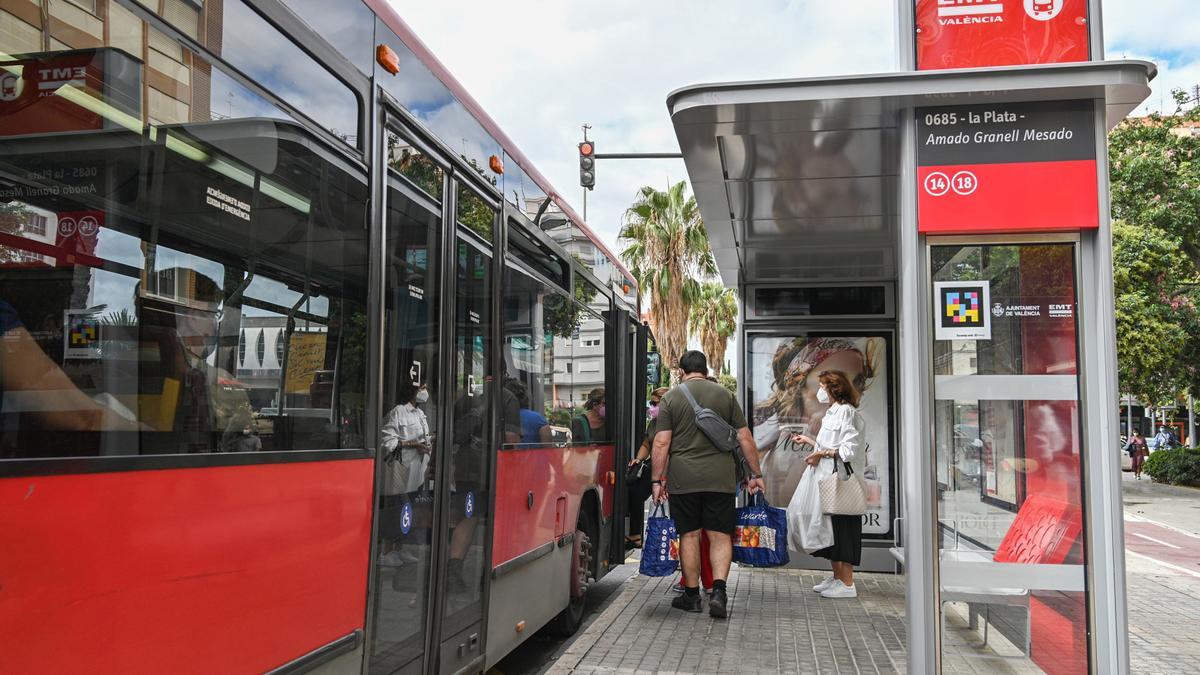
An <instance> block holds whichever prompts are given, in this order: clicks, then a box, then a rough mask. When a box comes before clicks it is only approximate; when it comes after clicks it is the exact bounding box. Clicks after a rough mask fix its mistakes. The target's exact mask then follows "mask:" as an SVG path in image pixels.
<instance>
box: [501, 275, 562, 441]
mask: <svg viewBox="0 0 1200 675" xmlns="http://www.w3.org/2000/svg"><path fill="white" fill-rule="evenodd" d="M573 307H574V306H573V305H571V303H570V301H569V300H567V298H566V296H565V295H562V294H561V293H560V292H559V291H557V290H555V289H553V287H551V286H549V285H547V284H545V283H543V282H541V281H539V280H537V279H535V278H534V277H533V276H531V275H529V274H527V273H525V272H523V271H521V270H519V269H517V268H515V267H511V266H510V267H508V269H506V270H505V282H504V371H505V374H506V377H505V382H504V386H505V388H507V389H508V390H509V391H510V392H512V394H513V395H514V396H515V397H516V399H517V401H518V404H519V406H520V411H521V413H520V417H521V437H520V440H519V443H509V444H507V445H506V447H510V448H513V447H542V446H547V445H557V444H565V443H568V442H570V440H571V436H570V433H571V432H570V429H571V417H572V405H571V401H570V395H571V379H572V377H573V373H572V368H571V359H570V356H571V353H572V348H571V342H570V336H571V334H572V333H573V332H574V324H575V321H574V317H573V316H571V314H572V313H571V311H570V308H573Z"/></svg>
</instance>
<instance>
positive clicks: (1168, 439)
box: [1154, 426, 1175, 450]
mask: <svg viewBox="0 0 1200 675" xmlns="http://www.w3.org/2000/svg"><path fill="white" fill-rule="evenodd" d="M1173 447H1175V435H1174V434H1172V433H1171V432H1170V430H1168V429H1167V427H1165V426H1161V427H1159V428H1158V433H1157V434H1155V435H1154V449H1155V450H1170V449H1171V448H1173Z"/></svg>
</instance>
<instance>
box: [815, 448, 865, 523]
mask: <svg viewBox="0 0 1200 675" xmlns="http://www.w3.org/2000/svg"><path fill="white" fill-rule="evenodd" d="M838 464H839V462H838V459H837V458H836V457H835V458H834V460H833V466H834V470H833V474H831V475H829V476H826V477H825V478H822V479H821V510H822V511H824V512H825V513H827V514H829V515H831V516H861V515H864V514H866V512H867V488H866V486H865V485H863V482H862V479H861V478H859V477H858V475H857V474H855V473H854V469H852V468H850V465H849V464H847V463H846V462H841V463H840V464H841V466H843V467H845V468H846V477H845V478H842V473H841V472H840V471H838V470H837V467H838Z"/></svg>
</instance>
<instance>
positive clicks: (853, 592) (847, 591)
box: [821, 579, 858, 598]
mask: <svg viewBox="0 0 1200 675" xmlns="http://www.w3.org/2000/svg"><path fill="white" fill-rule="evenodd" d="M821 597H822V598H857V597H858V590H857V589H855V588H854V587H853V586H847V585H846V584H843V583H842V582H841V581H840V580H839V579H834V580H833V583H831V584H829V587H828V588H826V589H825V590H823V591H821Z"/></svg>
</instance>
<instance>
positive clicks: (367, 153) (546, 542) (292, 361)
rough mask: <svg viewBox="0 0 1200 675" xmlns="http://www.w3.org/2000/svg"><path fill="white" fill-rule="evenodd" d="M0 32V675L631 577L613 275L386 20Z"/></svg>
mask: <svg viewBox="0 0 1200 675" xmlns="http://www.w3.org/2000/svg"><path fill="white" fill-rule="evenodd" d="M0 24H3V25H4V26H5V30H4V31H3V33H2V35H0V79H2V87H0V359H2V360H0V635H3V636H4V649H0V672H67V671H79V670H85V669H86V670H87V671H89V672H114V673H118V672H119V673H126V672H173V673H186V672H197V673H211V672H266V671H278V672H303V671H307V670H314V669H321V670H322V671H328V672H334V671H336V672H360V671H361V672H368V671H369V672H379V673H391V672H402V673H417V672H421V673H431V672H479V671H482V670H484V669H486V668H488V667H490V666H491V665H492V664H494V663H495V662H496V661H498V660H499V659H500V657H502V656H503V655H504V654H506V653H507V652H509V651H511V649H512V648H513V647H515V646H516V645H517V644H519V643H520V642H522V641H523V640H524V639H526V638H527V637H529V636H530V635H532V634H533V633H535V632H536V631H538V630H539V629H540V628H542V627H543V626H550V627H551V628H553V629H555V630H557V631H559V632H562V633H570V632H572V631H574V630H575V629H576V628H577V627H578V625H579V623H580V620H581V618H582V614H583V610H584V602H583V601H584V592H585V590H586V586H587V584H588V582H589V581H590V580H592V579H596V578H599V577H601V576H603V575H604V574H605V572H606V571H607V570H608V569H609V568H610V567H612V566H614V565H616V564H619V563H620V562H621V560H622V558H623V544H622V540H623V534H624V531H625V524H624V523H625V510H626V509H625V508H624V499H623V495H622V490H623V486H622V485H621V482H620V481H621V473H622V472H621V471H620V470H619V467H622V466H624V461H625V458H627V457H628V456H629V455H630V453H631V451H632V450H633V443H634V441H635V439H636V435H637V434H636V430H637V429H638V428H640V426H641V425H642V423H643V421H644V420H643V416H644V414H643V413H642V410H643V403H644V400H643V399H644V395H645V379H646V363H647V361H646V358H647V357H646V354H645V345H646V344H647V335H646V331H645V328H644V327H643V326H641V325H640V324H639V321H638V317H639V311H638V310H639V307H638V291H637V286H636V284H635V283H634V280H633V278H632V277H631V275H630V274H629V273H628V271H626V270H625V269H624V268H623V267H622V266H621V264H620V263H619V262H618V261H617V259H616V257H615V256H614V255H613V254H612V252H611V251H610V250H608V249H607V248H606V247H605V245H604V244H603V243H602V242H600V241H599V240H598V239H597V238H596V237H595V236H594V235H593V234H592V233H591V231H589V230H588V228H587V226H586V225H585V224H584V223H583V222H582V220H581V219H580V218H579V217H578V216H577V215H576V213H575V212H574V211H573V210H572V209H571V208H570V206H569V205H568V204H567V203H566V202H565V201H564V200H563V198H562V197H561V195H559V194H558V193H557V192H555V191H554V189H553V188H552V187H551V186H550V184H549V183H548V182H547V181H546V180H545V178H544V177H543V176H542V175H541V174H540V173H539V172H538V171H537V169H536V168H534V167H533V165H532V164H531V163H530V162H529V160H528V159H527V158H526V157H525V156H524V155H522V154H521V152H520V151H519V150H518V149H517V148H516V146H515V145H514V144H513V143H512V141H511V140H509V139H508V138H507V137H506V136H505V135H504V133H503V132H501V131H500V130H499V128H498V127H497V126H496V124H495V123H494V122H493V121H492V120H491V119H490V118H489V117H488V116H487V114H486V113H485V112H484V111H483V110H482V109H481V108H480V106H479V105H478V104H477V103H476V102H475V101H474V100H473V99H472V98H471V97H470V96H469V95H468V94H467V93H466V92H465V91H464V90H463V88H462V87H461V86H460V85H459V84H458V83H457V82H456V81H455V79H454V78H453V77H452V76H451V75H450V74H449V73H448V72H447V71H446V69H445V68H444V67H443V66H442V65H441V64H440V63H439V62H438V61H437V60H436V59H435V58H434V57H433V56H432V55H431V54H430V53H429V51H428V50H427V49H426V48H425V47H424V46H423V45H422V44H421V42H420V41H419V40H418V39H417V38H416V37H415V36H414V35H413V34H412V32H411V31H410V30H409V29H408V28H407V27H406V26H405V24H404V23H403V22H402V21H401V20H400V18H399V17H398V16H397V15H396V13H395V12H394V11H393V10H392V9H391V8H390V6H389V5H388V4H387V3H385V2H383V1H382V0H367V2H365V3H363V2H359V1H358V0H344V1H343V2H336V3H331V2H327V1H326V0H282V1H281V0H210V1H207V2H201V1H200V0H140V1H137V2H135V1H133V0H71V1H70V2H53V3H38V2H31V1H30V0H0ZM470 48H472V49H479V50H480V51H481V52H487V51H488V50H492V49H502V48H503V46H502V41H497V42H495V43H492V44H487V45H478V46H474V47H470ZM516 94H519V92H514V95H516ZM547 95H551V94H550V93H548V92H543V91H538V90H536V88H531V93H530V96H531V97H532V98H533V101H531V104H537V102H538V101H541V100H542V99H543V98H544V97H545V96H547ZM587 411H591V414H590V415H587V414H585V413H586V412H587Z"/></svg>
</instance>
